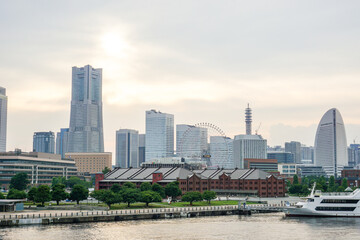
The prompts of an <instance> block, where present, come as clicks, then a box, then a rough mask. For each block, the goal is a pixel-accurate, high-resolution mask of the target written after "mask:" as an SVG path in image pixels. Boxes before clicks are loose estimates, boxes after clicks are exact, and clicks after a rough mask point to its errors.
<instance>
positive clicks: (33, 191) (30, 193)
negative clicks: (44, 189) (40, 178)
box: [27, 187, 37, 202]
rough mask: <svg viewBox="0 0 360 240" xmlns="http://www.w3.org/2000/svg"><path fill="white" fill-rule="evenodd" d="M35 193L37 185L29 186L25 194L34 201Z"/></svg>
mask: <svg viewBox="0 0 360 240" xmlns="http://www.w3.org/2000/svg"><path fill="white" fill-rule="evenodd" d="M36 193H37V187H32V188H30V190H29V192H28V194H27V199H28V200H30V201H33V202H35V195H36Z"/></svg>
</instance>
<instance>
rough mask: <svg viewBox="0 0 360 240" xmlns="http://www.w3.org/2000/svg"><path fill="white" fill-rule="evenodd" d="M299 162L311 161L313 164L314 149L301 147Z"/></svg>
mask: <svg viewBox="0 0 360 240" xmlns="http://www.w3.org/2000/svg"><path fill="white" fill-rule="evenodd" d="M301 160H311V162H312V163H313V162H314V147H307V146H305V145H302V146H301Z"/></svg>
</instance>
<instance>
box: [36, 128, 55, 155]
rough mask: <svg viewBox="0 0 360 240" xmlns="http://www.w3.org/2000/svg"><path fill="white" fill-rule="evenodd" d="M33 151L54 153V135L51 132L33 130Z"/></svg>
mask: <svg viewBox="0 0 360 240" xmlns="http://www.w3.org/2000/svg"><path fill="white" fill-rule="evenodd" d="M33 152H43V153H55V135H54V133H53V132H35V133H34V136H33Z"/></svg>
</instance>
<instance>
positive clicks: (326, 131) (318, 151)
mask: <svg viewBox="0 0 360 240" xmlns="http://www.w3.org/2000/svg"><path fill="white" fill-rule="evenodd" d="M347 164H348V156H347V143H346V134H345V126H344V122H343V119H342V117H341V114H340V112H339V110H337V109H336V108H332V109H330V110H328V111H327V112H326V113H325V114H324V116H323V117H322V118H321V120H320V123H319V125H318V128H317V131H316V136H315V165H316V166H321V167H323V169H324V171H325V172H326V174H327V175H328V176H335V177H337V176H340V173H341V170H342V169H343V167H344V166H347Z"/></svg>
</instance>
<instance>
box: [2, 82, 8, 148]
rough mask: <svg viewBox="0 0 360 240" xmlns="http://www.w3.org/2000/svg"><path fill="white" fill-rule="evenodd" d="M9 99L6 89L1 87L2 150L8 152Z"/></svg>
mask: <svg viewBox="0 0 360 240" xmlns="http://www.w3.org/2000/svg"><path fill="white" fill-rule="evenodd" d="M7 101H8V98H7V96H6V89H5V88H3V87H0V152H6V128H7Z"/></svg>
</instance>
